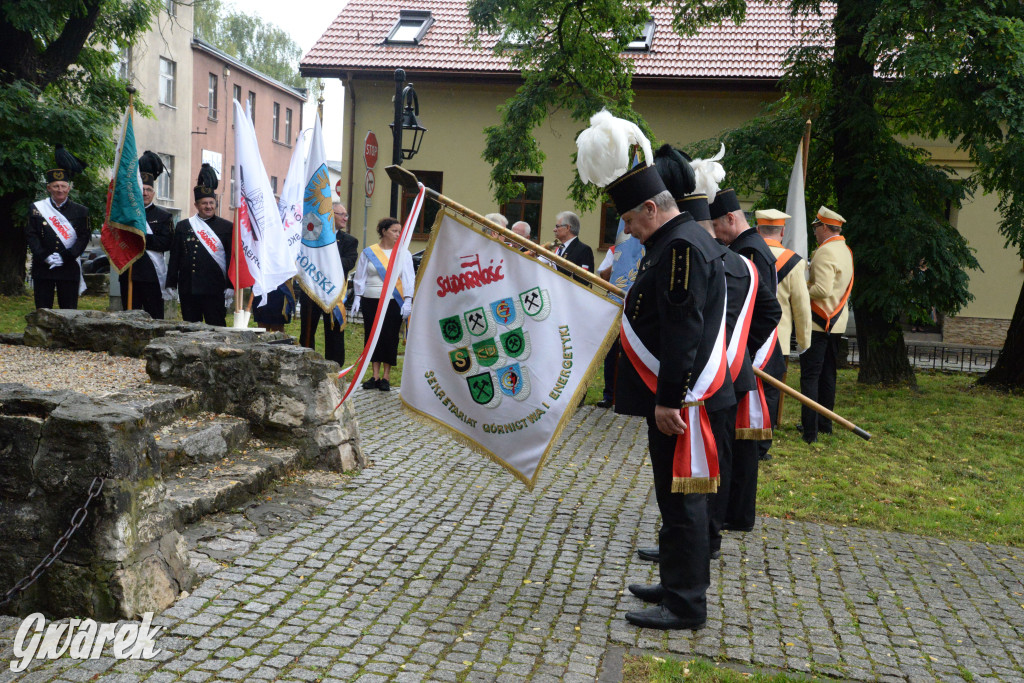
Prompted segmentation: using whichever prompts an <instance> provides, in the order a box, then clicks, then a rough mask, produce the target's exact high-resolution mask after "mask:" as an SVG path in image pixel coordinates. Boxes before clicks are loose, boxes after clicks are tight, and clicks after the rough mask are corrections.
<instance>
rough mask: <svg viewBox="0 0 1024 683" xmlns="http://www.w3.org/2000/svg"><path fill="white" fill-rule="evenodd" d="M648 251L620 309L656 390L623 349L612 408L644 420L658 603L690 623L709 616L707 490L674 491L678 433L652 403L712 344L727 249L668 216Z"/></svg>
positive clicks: (680, 386) (694, 370)
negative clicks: (665, 430)
mask: <svg viewBox="0 0 1024 683" xmlns="http://www.w3.org/2000/svg"><path fill="white" fill-rule="evenodd" d="M644 247H645V249H646V254H645V255H644V258H643V259H642V260H641V262H640V267H639V272H638V274H637V277H636V281H635V282H634V284H633V286H632V287H631V288H630V289H629V293H628V295H627V296H626V302H625V309H624V314H625V315H626V316H627V317H628V320H629V321H630V324H631V325H632V327H633V329H634V330H635V332H636V334H637V336H638V337H639V338H640V340H641V341H642V342H643V344H644V346H646V347H647V349H648V350H650V352H651V353H652V354H654V356H655V357H657V358H659V359H660V368H659V372H658V385H657V395H655V394H654V393H652V392H651V391H650V390H649V389H648V388H647V386H646V385H645V384H644V382H643V380H642V379H641V378H640V375H639V374H638V373H637V371H636V370H635V369H634V368H633V365H632V363H630V362H629V360H628V358H627V357H626V355H625V354H623V355H621V356H620V357H619V367H618V377H617V379H616V383H615V412H617V413H620V414H624V415H640V416H643V417H646V418H647V432H648V438H649V442H650V451H651V465H652V468H653V470H654V491H655V495H656V496H657V499H658V507H659V508H660V510H661V514H662V527H661V530H660V533H659V544H660V548H661V564H660V570H661V585H662V587H663V589H664V598H663V602H662V604H663V605H664V606H665V607H667V608H668V609H669V610H671V612H672V613H673V614H675V615H676V616H678V617H680V618H681V619H683V620H685V621H686V622H688V623H695V624H696V623H702V622H703V621H704V620H705V619H706V618H707V598H706V593H707V589H708V586H709V585H710V582H711V572H710V566H709V559H708V556H709V550H708V516H707V496H706V495H705V494H703V493H689V494H686V493H672V459H673V451H674V449H675V443H676V438H677V437H676V436H674V435H672V436H670V435H666V434H662V433H661V432H660V431H659V430H658V427H657V424H656V422H655V420H654V407H655V405H662V406H668V407H671V408H677V409H678V408H681V407H682V405H683V400H684V397H685V395H686V390H687V388H689V387H691V386H692V385H693V384H694V382H696V380H697V376H698V375H699V373H700V370H701V368H703V367H704V366H705V365H706V363H707V360H708V358H709V356H710V355H711V350H712V348H713V346H714V344H715V340H716V337H717V335H718V330H719V327H720V325H721V321H722V316H723V315H724V304H725V275H724V272H723V262H722V257H723V255H724V253H725V248H724V247H723V246H722V245H720V244H718V243H717V242H715V241H714V240H713V239H712V238H711V236H710V235H709V234H708V233H707V232H706V231H705V230H704V229H702V228H701V227H700V226H699V225H697V224H696V223H695V222H693V221H692V220H691V219H690V215H689V214H688V213H682V214H679V215H678V216H676V217H674V218H672V219H671V220H669V221H668V222H666V223H665V224H664V225H662V226H661V227H660V228H658V230H656V231H655V232H654V233H653V234H652V235H651V236H650V237H649V238H648V239H647V241H646V242H644Z"/></svg>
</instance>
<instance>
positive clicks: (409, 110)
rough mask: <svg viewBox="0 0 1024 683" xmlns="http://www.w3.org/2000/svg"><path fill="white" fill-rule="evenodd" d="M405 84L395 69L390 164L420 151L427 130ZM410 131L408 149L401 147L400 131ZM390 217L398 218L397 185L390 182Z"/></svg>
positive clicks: (416, 101) (417, 103)
mask: <svg viewBox="0 0 1024 683" xmlns="http://www.w3.org/2000/svg"><path fill="white" fill-rule="evenodd" d="M404 83H405V70H404V69H395V120H394V121H393V122H392V123H390V124H388V125H390V126H391V137H392V141H393V142H392V145H391V150H392V151H391V163H392V164H394V165H395V166H401V165H402V159H405V160H406V161H408V160H409V159H412V158H413V157H414V156H416V154H417V153H418V152H419V151H420V144H422V143H423V134H424V133H426V132H427V129H426V128H424V127H423V126H421V125H420V121H419V119H418V118H417V117H418V116H419V113H420V101H419V98H417V97H416V91H415V90H414V89H413V87H412V83H410V84H409V85H406V86H405V88H404V89H403V88H402V85H403V84H404ZM404 130H410V131H412V142H410V143H409V146H408V147H403V146H402V131H404ZM391 215H392V216H394V217H395V218H398V183H396V182H395V181H394V180H392V181H391Z"/></svg>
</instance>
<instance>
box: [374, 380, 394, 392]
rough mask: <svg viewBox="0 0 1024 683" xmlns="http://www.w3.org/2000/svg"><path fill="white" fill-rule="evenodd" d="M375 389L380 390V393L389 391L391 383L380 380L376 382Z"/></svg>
mask: <svg viewBox="0 0 1024 683" xmlns="http://www.w3.org/2000/svg"><path fill="white" fill-rule="evenodd" d="M377 388H378V389H380V390H381V391H391V382H389V381H387V380H386V379H382V380H380V381H379V382H377Z"/></svg>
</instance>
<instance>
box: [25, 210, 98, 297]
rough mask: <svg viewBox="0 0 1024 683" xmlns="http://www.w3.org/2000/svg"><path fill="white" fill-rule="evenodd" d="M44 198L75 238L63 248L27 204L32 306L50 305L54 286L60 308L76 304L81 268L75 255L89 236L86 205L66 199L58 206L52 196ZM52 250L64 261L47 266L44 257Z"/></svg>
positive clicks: (79, 253) (39, 216) (78, 254)
mask: <svg viewBox="0 0 1024 683" xmlns="http://www.w3.org/2000/svg"><path fill="white" fill-rule="evenodd" d="M46 201H48V202H50V205H51V206H53V207H54V208H55V209H57V210H58V211H60V213H61V214H63V215H64V217H65V218H67V219H68V220H69V221H70V222H71V227H72V228H74V229H75V234H76V235H77V236H78V239H77V240H75V243H74V244H73V245H72V246H71V249H65V248H64V243H63V242H61V241H60V238H59V237H57V233H55V232H54V231H53V228H51V227H50V225H49V224H48V223H47V222H46V220H45V219H44V218H43V217H42V215H40V213H39V211H38V210H37V209H36V207H35V206H32V207H30V208H29V215H28V224H27V225H26V226H25V239H26V240H27V241H28V248H29V250H31V252H32V287H33V290H34V294H35V303H36V308H52V307H53V292H54V290H56V291H57V305H58V306H60V308H78V285H79V283H80V282H81V274H82V271H81V266H79V265H78V261H77V259H78V257H79V256H81V255H82V254H83V253H84V252H85V249H86V247H88V246H89V238H90V237H92V233H91V232H90V230H89V209H87V208H85V207H84V206H82V205H81V204H76V203H75V202H73V201H71V200H70V199H68V200H66V201H65V202H64V204H63V205H61V206H59V207H58V206H57V205H56V204H54V203H53V200H52V199H47V200H46ZM54 252H56V253H58V254H60V257H61V258H62V259H63V260H64V265H62V266H59V267H57V268H50V264H49V263H47V262H46V257H48V256H49V255H50V254H52V253H54Z"/></svg>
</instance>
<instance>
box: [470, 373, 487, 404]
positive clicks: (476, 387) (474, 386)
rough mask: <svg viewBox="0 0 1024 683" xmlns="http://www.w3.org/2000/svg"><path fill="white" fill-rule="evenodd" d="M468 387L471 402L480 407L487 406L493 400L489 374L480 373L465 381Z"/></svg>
mask: <svg viewBox="0 0 1024 683" xmlns="http://www.w3.org/2000/svg"><path fill="white" fill-rule="evenodd" d="M466 383H467V384H468V385H469V395H470V396H472V397H473V400H474V401H476V402H477V403H479V404H480V405H482V406H485V405H487V404H488V403H490V402H491V400H492V399H493V398H494V382H493V381H492V380H491V373H489V372H482V373H480V374H479V375H473V376H472V377H468V378H467V379H466Z"/></svg>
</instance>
